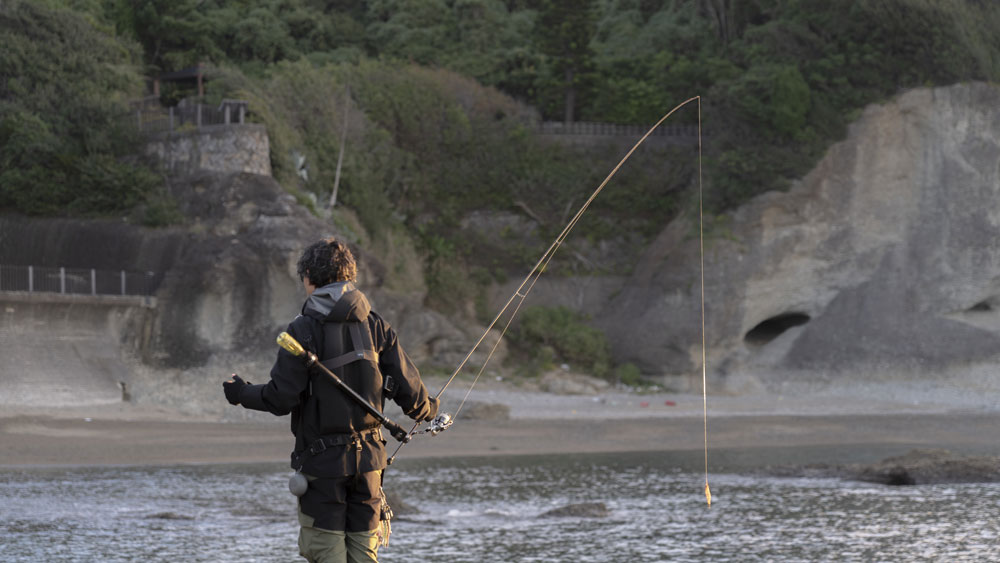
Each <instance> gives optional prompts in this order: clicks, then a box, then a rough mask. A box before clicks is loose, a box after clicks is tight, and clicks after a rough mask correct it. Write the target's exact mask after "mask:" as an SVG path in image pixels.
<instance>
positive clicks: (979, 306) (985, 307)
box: [968, 301, 993, 313]
mask: <svg viewBox="0 0 1000 563" xmlns="http://www.w3.org/2000/svg"><path fill="white" fill-rule="evenodd" d="M991 311H993V303H991V302H990V301H980V302H979V303H976V304H975V305H973V306H972V307H969V309H968V312H969V313H989V312H991Z"/></svg>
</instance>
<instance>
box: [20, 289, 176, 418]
mask: <svg viewBox="0 0 1000 563" xmlns="http://www.w3.org/2000/svg"><path fill="white" fill-rule="evenodd" d="M0 315H2V316H0V357H2V358H3V361H2V362H0V388H2V390H3V391H2V392H0V408H2V407H7V406H44V407H61V406H78V405H92V404H105V403H115V402H120V401H121V400H122V398H123V396H124V395H125V393H127V392H128V388H129V383H130V381H131V372H132V370H131V369H129V367H128V364H129V362H130V361H131V360H132V359H133V358H138V357H140V356H141V355H142V354H143V352H144V350H146V349H147V346H148V342H149V339H150V337H151V331H152V328H153V321H154V320H155V316H156V299H155V298H153V297H116V296H79V295H59V294H44V293H26V292H0Z"/></svg>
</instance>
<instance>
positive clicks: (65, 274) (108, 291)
mask: <svg viewBox="0 0 1000 563" xmlns="http://www.w3.org/2000/svg"><path fill="white" fill-rule="evenodd" d="M160 277H161V276H158V275H156V273H154V272H127V271H125V270H118V271H108V270H95V269H92V268H91V269H84V268H46V267H40V266H7V265H3V264H0V291H27V292H29V293H63V294H74V295H142V296H151V295H153V294H154V293H155V292H156V287H157V286H158V285H159V282H160Z"/></svg>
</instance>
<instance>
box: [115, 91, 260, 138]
mask: <svg viewBox="0 0 1000 563" xmlns="http://www.w3.org/2000/svg"><path fill="white" fill-rule="evenodd" d="M151 100H155V103H154V102H152V101H151ZM246 114H247V102H245V101H243V100H222V103H221V104H219V105H218V107H214V106H210V105H208V104H200V103H189V104H184V105H177V106H172V107H168V108H167V107H163V106H161V105H160V104H159V99H158V98H152V99H150V98H144V99H142V100H137V101H135V102H133V103H132V115H131V116H130V119H131V120H132V121H133V123H135V125H136V127H138V128H139V131H141V132H143V133H167V132H172V131H177V130H182V129H201V128H202V127H211V126H215V125H231V124H241V123H243V122H244V121H245V119H246Z"/></svg>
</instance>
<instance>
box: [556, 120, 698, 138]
mask: <svg viewBox="0 0 1000 563" xmlns="http://www.w3.org/2000/svg"><path fill="white" fill-rule="evenodd" d="M647 131H649V127H647V126H645V125H620V124H617V123H599V122H595V121H574V122H572V123H564V122H562V121H543V122H541V123H540V124H539V126H538V132H539V133H540V134H542V135H597V136H607V137H612V136H621V137H642V136H643V135H645V134H646V132H647ZM650 136H651V137H677V138H683V139H692V138H693V139H697V138H698V126H697V125H663V126H660V127H657V128H656V130H654V131H653V132H652V134H651V135H650Z"/></svg>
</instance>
